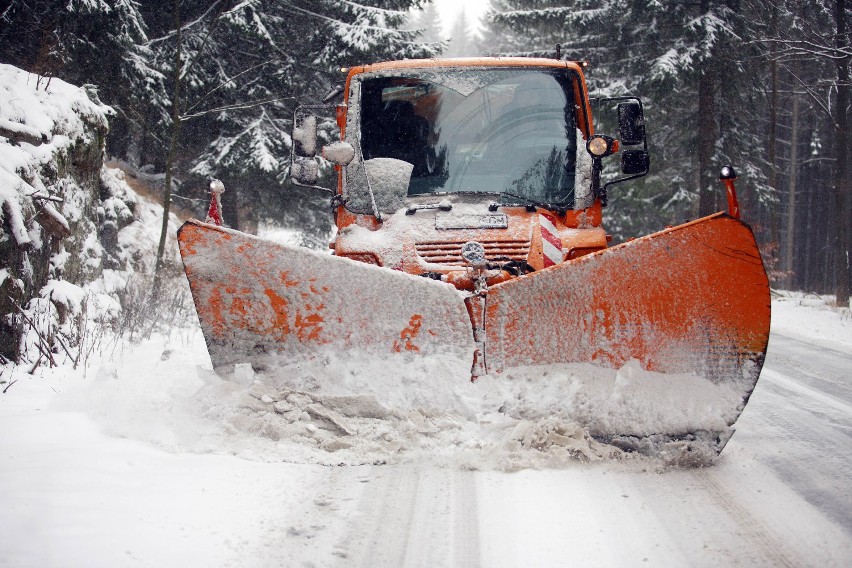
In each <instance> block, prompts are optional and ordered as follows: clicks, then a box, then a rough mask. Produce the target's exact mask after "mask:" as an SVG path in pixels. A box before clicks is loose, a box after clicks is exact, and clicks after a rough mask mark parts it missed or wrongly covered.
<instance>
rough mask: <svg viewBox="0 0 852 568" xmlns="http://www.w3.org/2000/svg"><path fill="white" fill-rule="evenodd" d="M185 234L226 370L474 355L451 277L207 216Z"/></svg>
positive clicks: (217, 363) (219, 365) (199, 301)
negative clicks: (314, 247)
mask: <svg viewBox="0 0 852 568" xmlns="http://www.w3.org/2000/svg"><path fill="white" fill-rule="evenodd" d="M178 241H179V243H180V251H181V256H182V257H183V262H184V267H185V269H186V274H187V278H188V279H189V284H190V288H191V289H192V295H193V299H194V301H195V306H196V311H197V312H198V318H199V320H200V323H201V328H202V331H203V333H204V337H205V340H206V342H207V347H208V351H209V352H210V358H211V359H212V361H213V365H214V367H215V368H216V369H217V370H219V371H224V372H230V371H232V370H233V366H234V365H235V364H237V363H250V364H251V365H252V366H253V367H254V369H255V370H258V371H269V370H274V367H275V366H276V365H279V364H285V363H292V362H298V361H303V360H309V359H313V358H316V357H318V356H321V355H322V354H323V353H324V352H327V351H338V352H343V351H345V352H347V354H348V353H349V352H352V353H358V354H366V355H377V356H383V355H388V354H392V353H411V354H417V355H434V354H441V355H446V356H451V357H456V358H458V359H462V360H468V359H470V358H472V353H473V349H474V347H473V335H472V330H471V325H470V319H469V318H468V315H467V311H466V308H465V306H464V302H463V300H462V298H461V297H460V296H459V294H458V293H457V292H456V290H455V289H454V288H453V287H452V286H449V285H447V284H442V283H439V282H434V281H429V280H427V279H425V278H420V277H417V276H411V275H408V274H404V273H401V272H396V271H392V270H388V269H384V268H378V267H375V266H370V265H366V264H362V263H358V262H354V261H351V260H348V259H344V258H339V257H335V256H332V255H329V254H322V253H319V252H316V251H311V250H308V249H304V248H301V247H293V246H287V245H282V244H278V243H273V242H270V241H266V240H263V239H259V238H256V237H253V236H251V235H246V234H244V233H241V232H239V231H233V230H229V229H225V228H222V227H217V226H214V225H208V224H206V223H200V222H198V221H189V222H187V223H185V224H184V225H183V226H182V227H181V229H180V231H179V232H178Z"/></svg>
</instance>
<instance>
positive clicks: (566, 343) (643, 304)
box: [484, 214, 770, 438]
mask: <svg viewBox="0 0 852 568" xmlns="http://www.w3.org/2000/svg"><path fill="white" fill-rule="evenodd" d="M769 317H770V297H769V284H768V280H767V276H766V272H765V270H764V268H763V262H762V260H761V257H760V253H759V252H758V249H757V246H756V243H755V241H754V236H753V235H752V232H751V229H750V228H749V227H748V226H747V225H745V224H744V223H741V222H740V221H738V220H735V219H733V218H731V217H729V216H727V215H724V214H717V215H713V216H710V217H706V218H703V219H699V220H697V221H694V222H691V223H687V224H685V225H680V226H678V227H674V228H671V229H667V230H665V231H662V232H659V233H655V234H652V235H648V236H646V237H643V238H640V239H636V240H633V241H630V242H627V243H624V244H621V245H618V246H615V247H612V248H610V249H607V250H604V251H601V252H598V253H595V254H591V255H588V256H585V257H582V258H579V259H577V260H574V261H569V262H566V263H563V264H561V265H557V266H555V267H553V268H549V269H547V270H544V271H541V272H537V273H534V274H531V275H529V276H526V277H524V278H518V279H516V280H511V281H508V282H504V283H502V284H498V285H496V286H493V287H492V288H490V289H489V290H488V296H487V300H486V313H485V334H486V342H485V357H484V359H485V362H486V372H487V373H489V374H492V375H495V374H500V373H503V372H504V371H505V372H507V373H508V371H509V370H510V369H512V368H519V367H531V366H533V367H534V366H538V365H550V366H553V365H554V364H563V365H564V364H568V363H581V364H582V363H591V364H594V365H596V366H598V367H605V368H611V369H621V368H623V367H625V366H627V367H630V368H632V369H635V370H636V371H637V372H634V373H632V376H631V373H621V375H620V376H619V377H617V378H616V379H615V382H619V381H620V385H615V386H614V387H613V388H616V387H618V388H617V389H616V390H619V392H620V393H621V394H619V395H618V397H615V395H613V393H606V392H604V393H602V394H600V393H599V397H598V399H594V396H593V395H592V394H588V396H586V398H583V400H584V401H585V402H586V403H588V404H587V408H588V409H589V410H588V412H587V415H588V416H590V417H591V418H589V419H587V420H584V421H585V422H591V424H592V433H593V434H594V435H596V436H599V437H604V438H606V437H612V436H617V435H635V436H649V435H652V434H665V435H668V436H674V437H677V436H682V435H687V434H690V433H692V432H695V431H696V430H699V429H702V427H703V425H704V423H705V422H706V423H710V422H712V423H713V424H716V425H717V426H719V425H727V426H730V425H731V424H733V422H734V421H735V420H736V418H737V417H738V416H739V414H740V412H741V411H742V408H743V407H744V405H745V403H746V401H747V400H748V397H749V395H750V394H751V392H752V390H753V389H754V386H755V383H756V381H757V378H758V376H759V374H760V369H761V367H762V365H763V358H764V354H765V352H766V345H767V341H768V338H769ZM640 367H641V368H640ZM509 374H511V373H509ZM655 377H656V378H660V380H659V381H658V382H657V384H654V381H655V380H656V379H655ZM661 377H666V378H665V379H662V378H661ZM677 377H682V379H679V378H677ZM545 380H546V379H545ZM679 381H680V383H682V384H678V382H679ZM575 386H576V385H575ZM542 387H544V385H542ZM627 393H632V394H629V395H628V394H627ZM584 396H585V395H584ZM613 397H615V398H619V397H621V398H619V400H621V401H622V402H620V403H619V404H615V403H614V402H613V400H615V398H613ZM631 398H636V399H639V398H643V399H644V401H638V400H637V401H634V400H631ZM611 399H612V400H611ZM595 400H596V401H597V402H595ZM574 402H575V403H576V402H577V401H576V400H575V401H574ZM596 404H597V405H598V406H596ZM567 406H571V403H568V404H567ZM575 406H576V404H575ZM675 406H680V408H675ZM710 406H713V407H714V408H713V410H712V412H713V413H715V418H714V419H713V420H710V421H709V422H708V421H703V422H702V420H701V419H698V418H696V419H695V421H694V422H691V418H690V413H693V415H697V414H700V413H701V412H703V411H704V409H706V408H708V407H710ZM618 412H622V413H624V414H625V415H626V414H629V413H635V414H636V415H634V416H633V417H632V419H624V420H616V419H612V420H609V421H607V419H603V418H606V416H607V414H608V413H610V414H612V413H615V414H617V413H618ZM643 414H644V416H643ZM651 415H655V416H658V417H662V418H661V419H656V418H653V417H651ZM675 415H677V416H679V418H676V419H675V418H672V419H671V420H669V419H666V417H674V416H675ZM723 423H724V424H723Z"/></svg>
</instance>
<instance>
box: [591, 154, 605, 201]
mask: <svg viewBox="0 0 852 568" xmlns="http://www.w3.org/2000/svg"><path fill="white" fill-rule="evenodd" d="M602 171H603V161H602V159H601V158H592V195H594V196H595V197H600V198H601V206H603V207H606V204H607V195H606V186H604V187H603V189H601V172H602Z"/></svg>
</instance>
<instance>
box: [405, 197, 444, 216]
mask: <svg viewBox="0 0 852 568" xmlns="http://www.w3.org/2000/svg"><path fill="white" fill-rule="evenodd" d="M452 208H453V204H452V203H451V202H450V200H449V199H442V200H441V201H439V202H438V203H424V204H422V205H409V206H408V209H406V210H405V214H406V215H414V214H415V213H417V212H418V211H420V210H421V209H440V210H441V211H450V210H451V209H452Z"/></svg>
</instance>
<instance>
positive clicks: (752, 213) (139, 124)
mask: <svg viewBox="0 0 852 568" xmlns="http://www.w3.org/2000/svg"><path fill="white" fill-rule="evenodd" d="M462 14H464V12H462ZM849 20H850V7H849V5H848V3H847V2H846V0H694V1H691V2H680V1H672V0H595V1H591V0H573V1H571V0H492V1H491V8H490V11H489V12H488V13H487V14H486V16H485V18H484V19H483V21H481V22H480V23H479V26H478V29H474V28H473V25H472V22H470V21H468V20H466V19H465V16H464V15H462V17H461V18H459V21H456V22H454V25H452V26H449V27H448V29H450V30H451V31H450V34H445V33H443V29H444V25H443V24H445V23H446V22H441V21H440V15H439V13H438V11H437V10H436V9H435V7H434V5H432V4H430V3H429V2H428V1H424V0H357V1H356V0H351V1H350V0H282V1H271V0H214V1H210V0H206V1H202V0H174V1H166V2H159V1H158V2H153V1H150V0H111V1H107V0H3V1H2V2H0V62H2V63H8V64H11V65H14V66H16V67H18V68H21V69H24V70H26V71H29V72H32V73H35V74H37V75H38V76H40V77H44V78H45V79H49V78H51V77H57V78H60V79H62V80H64V81H67V82H69V83H72V84H75V85H94V86H95V87H96V92H97V97H99V99H100V101H102V102H103V103H104V104H106V105H109V106H110V107H111V108H112V109H113V111H114V114H112V115H111V116H110V119H109V131H108V134H107V135H106V153H107V155H108V159H109V160H111V161H115V162H118V163H121V164H123V165H124V166H125V167H127V168H130V169H132V170H133V171H136V172H140V173H142V174H145V173H147V174H152V175H153V174H157V175H156V176H155V179H157V180H158V184H159V186H160V188H161V189H160V191H161V199H162V201H163V204H164V206H165V207H166V210H167V211H168V209H169V207H170V206H171V205H172V204H174V205H175V206H180V207H182V208H184V209H186V210H189V211H190V212H192V213H193V214H194V215H195V216H199V217H202V218H203V215H204V212H205V209H206V206H207V203H208V199H209V197H208V195H209V194H208V193H207V189H206V188H207V186H208V183H209V180H210V179H211V178H218V179H221V180H222V181H223V182H224V183H225V186H226V187H227V188H228V191H226V192H225V194H224V196H223V209H224V215H225V221H226V222H227V224H229V225H230V226H232V227H236V228H240V229H242V230H246V231H249V232H252V231H256V230H257V228H258V226H259V225H264V224H266V225H269V224H271V225H275V226H282V227H290V228H297V229H298V230H299V231H301V232H302V242H303V244H305V245H308V246H313V247H315V248H321V247H323V246H324V245H325V242H326V240H327V237H328V235H329V233H330V230H331V216H330V215H329V213H328V204H327V203H326V202H325V200H324V199H323V198H321V197H320V196H318V195H317V194H315V193H312V192H310V191H309V190H304V189H299V188H296V187H294V186H292V185H291V184H290V182H289V181H288V167H289V160H290V146H291V139H290V132H291V128H292V125H291V122H292V117H293V112H294V109H295V108H296V107H297V106H298V105H300V104H312V103H316V102H318V101H319V100H320V99H322V97H323V96H324V95H325V94H326V93H328V92H329V91H331V90H332V89H333V88H334V87H336V86H338V85H340V84H341V83H342V81H343V79H344V77H345V74H344V73H342V72H341V69H342V68H343V69H345V68H346V67H347V66H351V65H354V64H360V63H371V62H376V61H381V60H388V59H399V58H421V57H437V56H477V55H521V56H547V57H554V56H555V53H556V46H557V45H559V46H560V53H561V56H562V57H563V58H567V59H574V60H583V61H588V62H589V67H588V69H589V71H588V76H587V80H588V83H589V87H590V92H591V95H592V96H616V95H622V94H633V95H637V96H639V97H641V98H642V99H643V101H644V104H645V108H646V113H647V122H648V132H649V144H650V151H651V164H652V169H651V174H650V175H649V176H647V177H646V178H645V179H644V180H641V181H640V182H637V183H633V184H625V185H624V186H618V189H616V190H614V191H613V192H612V195H611V196H610V197H611V199H610V205H609V207H608V209H607V211H606V216H607V230H608V231H609V232H611V233H613V235H614V236H615V238H616V241H619V240H624V239H627V238H630V237H633V236H638V235H642V234H646V233H648V232H651V231H655V230H659V229H661V228H663V227H665V226H666V225H672V224H676V223H680V222H682V221H684V220H686V219H692V218H696V217H697V216H701V215H706V214H708V213H711V212H713V211H716V210H720V209H724V193H723V189H722V186H721V184H720V183H719V181H718V172H719V170H720V168H721V166H722V165H723V164H732V165H734V167H735V168H736V169H737V171H738V172H739V182H738V184H739V185H738V190H739V192H740V199H741V203H742V208H743V210H744V211H743V218H744V219H745V220H747V222H749V223H750V224H751V225H752V226H753V228H754V229H755V232H756V235H757V238H758V242H759V243H760V245H761V249H762V252H763V256H764V262H765V263H766V265H767V269H768V271H769V272H770V277H771V279H772V283H773V286H776V287H783V288H788V289H800V290H805V291H808V292H816V293H831V294H836V297H837V302H838V303H839V304H843V305H845V304H846V303H848V301H849V277H850V262H849V250H850V232H852V231H850V230H849V227H848V225H849V223H848V221H849V218H850V213H849V211H850V193H852V182H850V161H851V160H852V148H850V144H852V143H851V142H850V134H849V132H850V120H852V119H850V104H851V103H852V100H851V99H850V61H852V47H850V43H852V42H850V31H849ZM91 91H92V92H94V91H95V89H91ZM0 134H2V132H0Z"/></svg>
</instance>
